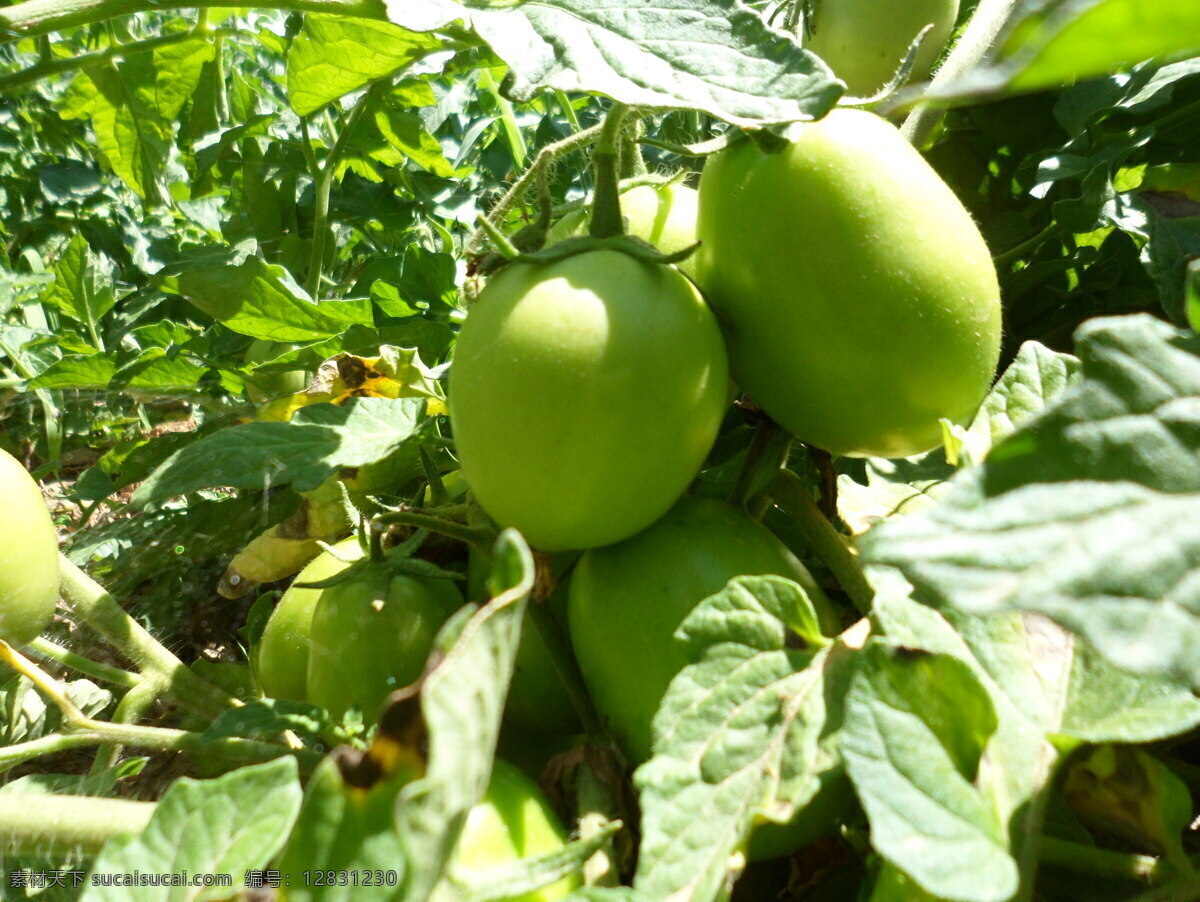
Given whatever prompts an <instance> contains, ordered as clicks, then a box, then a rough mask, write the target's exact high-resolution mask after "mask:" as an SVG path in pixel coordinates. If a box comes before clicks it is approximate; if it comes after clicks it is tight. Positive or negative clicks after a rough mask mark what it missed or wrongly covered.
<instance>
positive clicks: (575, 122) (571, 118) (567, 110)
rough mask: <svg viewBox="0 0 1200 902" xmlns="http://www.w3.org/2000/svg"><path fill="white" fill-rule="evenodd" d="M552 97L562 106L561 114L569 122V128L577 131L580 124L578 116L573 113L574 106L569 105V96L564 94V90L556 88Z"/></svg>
mask: <svg viewBox="0 0 1200 902" xmlns="http://www.w3.org/2000/svg"><path fill="white" fill-rule="evenodd" d="M554 98H555V99H556V100H557V101H558V105H559V106H560V107H562V114H563V116H564V117H565V118H566V120H567V121H568V122H570V123H571V128H573V129H575V131H579V130H580V128H581V127H582V126H580V124H579V117H578V116H576V115H575V107H573V106H571V98H570V97H568V96H567V95H566V92H565V91H558V90H556V91H555V92H554Z"/></svg>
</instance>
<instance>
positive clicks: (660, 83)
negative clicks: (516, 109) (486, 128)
mask: <svg viewBox="0 0 1200 902" xmlns="http://www.w3.org/2000/svg"><path fill="white" fill-rule="evenodd" d="M468 6H470V8H471V22H472V24H473V25H474V27H475V30H476V31H477V32H478V33H479V35H480V36H481V37H482V38H483V39H484V40H485V41H487V42H488V44H489V45H490V46H491V48H492V50H493V51H495V53H496V55H497V56H499V57H500V58H501V59H502V60H504V62H505V63H506V64H508V66H509V70H510V72H509V79H510V80H511V85H510V86H509V92H510V93H511V95H512V96H513V97H514V98H516V99H518V100H529V99H532V98H533V97H534V96H535V95H536V94H537V93H539V92H540V91H542V90H544V89H546V88H553V89H557V90H562V91H587V92H593V93H599V94H604V95H607V96H608V97H611V98H613V99H614V100H617V101H619V102H621V103H626V104H629V105H631V106H638V107H651V108H677V109H689V110H699V111H701V112H704V113H708V114H710V115H712V116H716V117H717V118H719V119H723V120H725V121H726V122H729V123H732V124H734V125H740V126H744V127H748V128H759V127H762V126H764V125H769V124H773V123H782V122H794V121H798V120H804V119H815V118H819V117H820V116H823V115H824V114H825V113H826V112H828V111H829V109H830V108H831V107H832V106H833V104H834V103H835V102H836V101H837V99H838V97H839V96H840V95H841V93H842V88H841V84H840V83H839V82H838V81H837V80H836V79H835V78H834V77H833V74H832V73H831V72H830V71H829V69H828V68H827V67H826V66H825V65H824V64H823V63H822V62H821V61H820V60H819V59H817V57H816V56H814V55H813V54H811V53H809V52H808V51H805V50H801V49H800V46H799V44H797V43H796V40H795V38H794V37H792V36H791V35H787V34H784V33H783V32H780V31H776V30H774V29H772V28H769V27H768V26H767V25H766V23H765V22H764V21H763V20H762V18H760V17H759V15H758V14H757V13H756V12H754V11H753V10H751V9H750V8H749V7H747V6H744V5H743V4H742V3H740V2H737V0H656V2H654V3H652V4H650V3H646V2H645V0H614V2H609V3H603V4H597V3H595V2H593V0H526V2H523V3H516V4H507V3H505V4H487V3H483V2H473V3H470V4H468Z"/></svg>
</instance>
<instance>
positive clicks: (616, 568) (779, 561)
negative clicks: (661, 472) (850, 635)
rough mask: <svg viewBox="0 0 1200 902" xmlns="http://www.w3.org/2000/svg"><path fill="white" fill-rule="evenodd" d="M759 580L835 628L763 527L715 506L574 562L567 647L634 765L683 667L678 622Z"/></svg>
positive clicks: (823, 604)
mask: <svg viewBox="0 0 1200 902" xmlns="http://www.w3.org/2000/svg"><path fill="white" fill-rule="evenodd" d="M762 574H776V575H778V576H786V577H788V578H790V579H793V580H795V581H796V582H798V583H800V584H801V585H802V586H804V587H805V589H806V590H807V591H808V593H809V596H810V597H811V598H812V600H813V603H814V604H815V605H817V608H818V611H819V613H820V615H821V621H822V624H823V626H824V628H825V629H827V630H835V629H836V626H837V615H836V613H835V611H834V609H833V608H832V607H831V606H830V603H829V601H828V599H827V598H826V597H825V593H824V592H822V591H821V589H820V588H819V587H818V586H817V584H816V582H815V581H814V580H813V578H812V575H811V574H809V572H808V571H807V570H806V569H805V567H804V565H803V564H801V563H800V562H799V561H798V560H797V559H796V557H795V555H793V554H792V553H791V552H790V551H788V549H787V548H786V547H785V546H784V544H783V543H782V542H780V541H779V540H778V539H777V538H775V536H773V535H772V534H771V533H770V531H768V530H767V529H766V527H764V526H762V525H761V524H759V523H756V522H755V521H754V520H752V519H750V518H749V517H748V516H746V514H744V513H742V512H741V511H739V510H737V509H735V508H733V507H731V506H730V505H728V504H726V503H724V502H722V501H717V500H714V499H709V498H695V497H692V498H685V499H683V500H682V501H680V502H679V504H677V505H676V506H675V507H674V508H673V509H672V510H671V511H670V513H668V514H667V515H666V516H665V517H663V518H662V519H661V520H659V521H658V522H657V523H655V524H654V525H653V526H652V527H650V528H649V529H647V530H645V531H643V532H641V533H638V534H637V535H635V536H634V537H633V538H630V539H627V540H625V541H624V542H621V543H620V544H617V545H610V546H608V547H606V548H597V549H593V550H592V551H589V552H587V553H586V554H584V556H583V557H582V559H581V560H580V561H579V564H578V566H577V567H576V568H575V573H574V575H573V576H572V578H571V588H570V601H569V607H568V617H569V622H570V630H571V641H572V644H573V645H574V648H575V654H576V656H577V657H578V659H579V666H580V668H581V669H582V671H583V675H584V679H585V680H587V684H588V688H589V689H590V690H591V693H592V697H593V699H594V700H595V702H596V707H597V709H598V710H599V711H600V713H601V714H602V715H603V716H604V717H606V718H607V719H608V722H609V725H610V726H611V727H612V729H613V731H614V732H615V733H616V734H617V736H618V737H619V738H620V739H621V741H622V743H623V744H624V746H625V748H626V750H627V751H628V752H629V754H630V755H631V756H633V758H634V759H635V760H637V761H644V760H645V759H646V758H648V757H649V756H650V751H651V732H650V722H651V720H652V719H653V716H654V712H655V710H656V709H657V708H658V703H659V702H660V701H661V700H662V695H663V692H665V691H666V688H667V684H668V683H669V682H670V681H671V679H672V677H674V676H675V674H677V673H678V672H679V671H680V670H682V669H683V667H684V666H685V665H686V664H687V663H688V661H687V657H686V656H685V655H684V653H683V651H682V650H681V649H680V648H678V647H677V646H676V645H675V644H674V642H673V640H672V636H673V635H674V633H675V630H676V629H677V628H678V627H679V624H680V623H681V622H682V621H683V618H684V617H686V616H687V615H688V614H689V613H690V612H691V610H692V609H693V608H694V607H695V606H696V605H697V604H699V603H700V602H701V601H703V600H704V599H705V598H706V597H707V596H709V595H712V594H714V593H715V592H717V591H718V590H719V589H721V588H723V587H724V586H725V584H726V583H727V582H729V580H731V579H733V578H734V577H735V576H756V575H762ZM614 648H620V649H621V650H622V651H621V653H620V654H613V649H614Z"/></svg>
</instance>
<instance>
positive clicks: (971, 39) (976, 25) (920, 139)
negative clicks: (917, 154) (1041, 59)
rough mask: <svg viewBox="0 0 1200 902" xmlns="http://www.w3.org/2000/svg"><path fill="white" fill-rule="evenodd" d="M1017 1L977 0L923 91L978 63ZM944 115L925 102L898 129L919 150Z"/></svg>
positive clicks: (932, 90) (940, 108) (935, 88)
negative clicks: (969, 16)
mask: <svg viewBox="0 0 1200 902" xmlns="http://www.w3.org/2000/svg"><path fill="white" fill-rule="evenodd" d="M1018 2H1019V0H980V3H979V6H978V7H976V8H975V12H974V14H973V15H972V16H971V21H970V22H969V23H968V24H967V27H966V29H965V30H964V31H963V34H962V37H961V38H959V41H958V43H957V44H955V45H954V49H953V50H951V51H950V55H949V56H947V57H946V61H945V62H944V63H943V64H942V67H941V68H940V69H939V70H938V72H937V75H936V76H934V79H933V82H932V83H931V84H930V85H929V87H928V89H927V90H926V94H936V92H937V91H938V89H939V88H941V87H942V86H944V85H948V84H951V83H952V82H954V81H957V80H958V79H959V78H961V77H962V76H964V75H965V74H966V73H968V72H970V71H971V70H972V69H974V68H975V67H976V66H978V65H979V64H980V63H981V62H982V61H983V59H984V57H986V56H987V55H988V53H989V52H990V51H991V49H992V47H993V45H994V44H995V43H996V39H997V38H998V37H999V36H1000V32H1001V31H1002V30H1003V29H1004V26H1005V25H1006V24H1007V23H1008V20H1009V18H1010V17H1011V16H1012V13H1013V10H1014V9H1015V8H1016V7H1017V4H1018ZM945 115H946V110H945V108H944V107H943V106H941V105H939V104H936V103H931V102H929V101H925V102H924V103H922V104H921V105H920V106H918V107H917V108H916V109H915V110H913V111H912V112H911V113H909V115H908V118H907V119H906V120H905V121H904V125H903V127H902V128H901V132H903V134H904V137H906V138H907V139H908V141H909V143H910V144H912V145H913V146H914V147H916V148H918V149H920V148H922V147H924V146H925V144H926V142H928V141H929V139H930V138H931V137H933V133H934V132H935V131H936V130H937V127H938V125H940V124H941V121H942V117H943V116H945Z"/></svg>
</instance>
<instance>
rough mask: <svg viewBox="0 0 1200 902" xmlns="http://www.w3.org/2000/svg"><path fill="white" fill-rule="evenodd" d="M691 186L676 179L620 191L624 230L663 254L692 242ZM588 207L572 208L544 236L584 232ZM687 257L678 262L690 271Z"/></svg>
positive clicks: (693, 200)
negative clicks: (671, 182)
mask: <svg viewBox="0 0 1200 902" xmlns="http://www.w3.org/2000/svg"><path fill="white" fill-rule="evenodd" d="M696 204H697V194H696V189H695V188H689V187H688V186H687V185H682V184H679V183H678V182H676V183H673V184H669V185H657V186H656V185H639V186H638V187H636V188H630V189H629V190H628V191H624V192H622V193H621V215H622V216H623V217H624V218H625V231H626V232H627V233H628V234H630V235H634V236H636V237H638V238H641V239H642V240H643V241H648V242H649V243H650V244H653V245H654V246H655V247H656V248H658V249H659V250H660V251H662V252H663V253H664V254H673V253H675V252H676V251H681V250H683V249H684V248H685V247H691V246H692V245H693V244H695V243H696ZM590 214H591V210H590V209H583V210H575V211H573V212H571V213H568V214H567V215H566V216H564V217H563V218H562V219H560V220H559V221H558V222H556V223H555V224H554V226H553V227H552V228H551V229H550V233H549V234H548V235H547V236H546V243H547V244H555V243H557V242H559V241H562V240H564V239H566V238H572V237H574V236H576V235H586V234H587V230H588V217H589V215H590ZM690 265H691V258H689V259H687V260H685V261H683V263H681V264H679V268H680V269H681V270H683V271H684V272H686V273H689V274H690V270H689V267H690Z"/></svg>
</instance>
